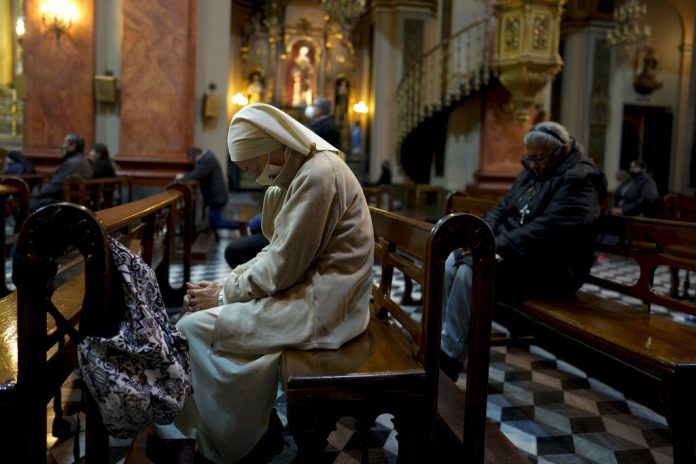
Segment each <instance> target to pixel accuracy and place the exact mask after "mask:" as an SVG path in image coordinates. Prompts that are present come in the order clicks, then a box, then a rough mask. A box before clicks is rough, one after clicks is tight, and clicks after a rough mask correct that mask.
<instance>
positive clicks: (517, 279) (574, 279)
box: [440, 122, 607, 378]
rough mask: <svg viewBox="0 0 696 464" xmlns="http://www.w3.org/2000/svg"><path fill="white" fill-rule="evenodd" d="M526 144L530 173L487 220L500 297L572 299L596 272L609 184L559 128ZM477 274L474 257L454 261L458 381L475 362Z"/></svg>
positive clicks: (543, 130) (446, 366)
mask: <svg viewBox="0 0 696 464" xmlns="http://www.w3.org/2000/svg"><path fill="white" fill-rule="evenodd" d="M524 145H525V155H524V157H523V159H522V165H523V167H524V169H523V170H522V172H521V173H520V174H519V175H518V176H517V179H515V182H514V184H513V185H512V188H511V189H510V192H509V193H508V194H507V195H505V197H504V198H503V199H502V200H501V202H500V204H499V205H498V206H496V207H495V208H493V209H492V210H491V211H490V212H489V213H488V214H487V215H486V217H485V218H484V220H485V221H486V222H487V223H488V224H489V225H490V226H491V229H492V230H493V233H494V234H495V243H496V253H497V255H498V256H497V261H498V262H497V265H496V283H495V284H496V293H497V295H498V296H499V297H502V298H505V299H519V298H524V297H537V298H544V297H547V298H549V297H568V296H572V295H573V294H574V293H575V291H576V290H577V289H578V288H580V286H581V285H582V284H583V282H584V281H585V278H586V277H587V275H588V274H589V272H590V267H591V266H592V261H593V258H594V251H593V249H594V248H593V247H594V242H595V233H596V232H595V227H594V225H595V221H596V220H597V219H598V218H599V215H600V213H601V204H602V202H603V201H604V198H605V197H606V193H607V189H606V188H607V187H606V185H607V184H606V178H605V177H604V174H602V173H601V172H600V171H599V170H598V169H597V166H596V165H595V163H594V161H592V160H591V159H590V158H588V157H586V156H585V155H584V154H583V152H582V147H581V146H580V145H579V144H578V143H576V142H575V140H574V139H573V138H572V137H570V135H568V131H567V130H566V129H565V128H564V127H563V126H561V125H560V124H558V123H554V122H543V123H540V124H537V125H536V126H534V127H533V128H532V129H531V130H530V131H529V132H528V133H527V135H526V136H525V138H524ZM471 276H472V268H471V261H470V259H469V256H462V254H461V253H457V252H455V253H452V254H451V255H450V256H449V257H448V258H447V262H446V264H445V302H444V315H443V327H442V340H441V345H440V346H441V349H442V358H441V367H442V369H443V370H444V371H445V372H446V373H447V374H448V375H450V377H453V378H454V377H456V375H457V374H458V373H459V371H460V370H461V367H462V364H463V362H464V361H466V358H467V353H466V351H465V348H466V346H467V338H468V331H469V316H470V309H469V306H470V301H471V300H470V298H471Z"/></svg>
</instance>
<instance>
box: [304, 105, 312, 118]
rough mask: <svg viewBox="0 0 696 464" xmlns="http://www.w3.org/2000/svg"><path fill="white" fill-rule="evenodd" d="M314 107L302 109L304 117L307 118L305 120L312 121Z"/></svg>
mask: <svg viewBox="0 0 696 464" xmlns="http://www.w3.org/2000/svg"><path fill="white" fill-rule="evenodd" d="M314 113H315V111H314V107H313V106H308V107H306V108H305V109H304V115H305V116H306V117H307V119H312V118H313V117H314Z"/></svg>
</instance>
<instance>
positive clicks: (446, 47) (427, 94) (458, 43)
mask: <svg viewBox="0 0 696 464" xmlns="http://www.w3.org/2000/svg"><path fill="white" fill-rule="evenodd" d="M495 30H496V21H495V17H493V16H486V17H483V18H480V19H478V20H475V21H473V22H472V23H470V24H469V25H467V26H466V27H464V28H463V29H461V30H460V31H459V32H457V33H455V34H454V35H452V36H451V37H449V38H448V39H446V40H444V41H442V42H441V43H440V44H438V45H437V46H435V47H434V48H432V49H430V50H429V51H428V52H426V53H425V54H424V55H423V56H422V58H421V59H420V60H419V61H418V62H416V64H414V65H413V66H412V67H411V68H410V69H409V70H408V71H407V72H406V73H405V74H404V77H403V78H402V79H401V82H400V83H399V87H398V90H397V96H396V98H397V108H398V110H397V115H396V118H397V123H396V124H397V127H396V144H397V151H398V153H399V154H400V160H401V165H402V167H403V169H404V172H405V173H406V174H407V175H408V177H409V178H410V179H411V180H412V181H413V182H414V183H428V181H429V176H430V166H431V161H432V154H433V153H434V152H435V151H437V150H444V144H445V141H446V135H447V120H448V117H449V113H450V112H451V111H452V109H454V108H455V107H456V106H457V105H458V104H460V103H461V102H462V101H463V100H464V99H466V98H467V97H469V96H470V95H472V94H474V93H476V92H479V91H480V90H481V89H482V87H484V86H486V85H487V84H488V83H489V82H490V79H491V78H492V77H493V72H492V68H491V62H492V58H493V51H494V46H495Z"/></svg>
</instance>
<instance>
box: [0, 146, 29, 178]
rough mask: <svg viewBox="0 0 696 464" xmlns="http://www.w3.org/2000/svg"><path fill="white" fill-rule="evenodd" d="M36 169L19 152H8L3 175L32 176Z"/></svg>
mask: <svg viewBox="0 0 696 464" xmlns="http://www.w3.org/2000/svg"><path fill="white" fill-rule="evenodd" d="M34 173H36V168H35V167H34V165H33V164H32V162H31V161H29V158H27V157H26V156H24V155H23V154H22V152H21V151H17V150H10V151H9V152H8V153H7V156H6V157H5V174H9V175H11V176H13V175H15V174H34Z"/></svg>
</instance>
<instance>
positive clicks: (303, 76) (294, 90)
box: [286, 42, 315, 106]
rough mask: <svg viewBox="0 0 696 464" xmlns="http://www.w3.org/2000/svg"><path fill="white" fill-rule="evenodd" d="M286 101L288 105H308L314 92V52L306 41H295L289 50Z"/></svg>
mask: <svg viewBox="0 0 696 464" xmlns="http://www.w3.org/2000/svg"><path fill="white" fill-rule="evenodd" d="M290 63H291V65H290V69H289V72H288V76H289V77H288V91H287V95H288V98H286V102H287V103H289V105H290V106H308V105H311V104H312V101H313V99H314V94H315V82H314V80H315V52H314V48H313V47H312V46H311V45H310V44H309V43H306V42H297V43H296V44H295V45H294V46H293V48H292V52H291V61H290Z"/></svg>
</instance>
